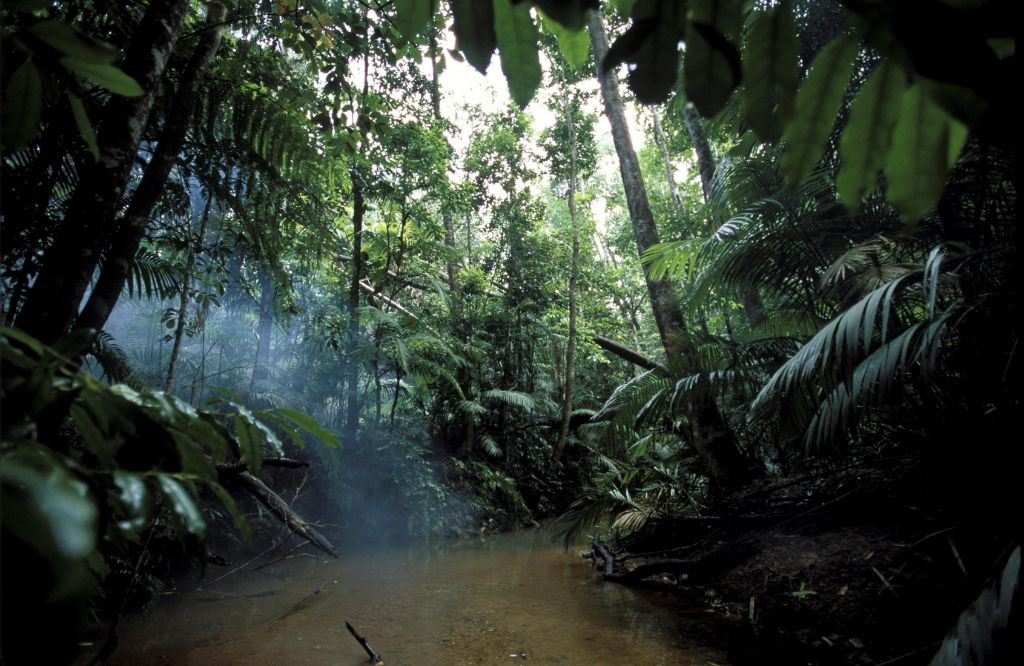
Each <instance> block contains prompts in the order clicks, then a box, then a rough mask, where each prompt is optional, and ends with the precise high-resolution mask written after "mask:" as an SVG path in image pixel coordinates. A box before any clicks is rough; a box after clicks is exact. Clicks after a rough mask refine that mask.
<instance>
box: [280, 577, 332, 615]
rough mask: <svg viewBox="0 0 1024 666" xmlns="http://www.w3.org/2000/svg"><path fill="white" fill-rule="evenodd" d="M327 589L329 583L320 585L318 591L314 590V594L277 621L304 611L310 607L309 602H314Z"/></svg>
mask: <svg viewBox="0 0 1024 666" xmlns="http://www.w3.org/2000/svg"><path fill="white" fill-rule="evenodd" d="M325 587H327V581H326V580H325V581H324V582H323V583H322V584H321V585H320V587H318V588H317V589H316V590H314V591H313V593H312V594H307V595H306V596H305V597H303V599H302V601H300V602H299V603H297V604H295V605H294V606H292V607H291V608H289V609H288V611H287V612H285V613H284V614H283V615H281V616H280V617H278V618H277V619H278V620H283V619H284V618H286V617H288V616H289V615H291V614H292V613H294V612H295V611H297V610H302V609H303V608H305V607H306V606H308V605H309V602H311V601H313V599H315V598H316V597H317V596H318V595H319V594H320V593H321V592H323V591H324V588H325Z"/></svg>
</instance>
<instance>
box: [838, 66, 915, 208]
mask: <svg viewBox="0 0 1024 666" xmlns="http://www.w3.org/2000/svg"><path fill="white" fill-rule="evenodd" d="M906 79H907V77H906V74H905V73H904V72H903V68H902V67H900V66H899V65H897V64H895V63H893V62H890V61H886V62H883V63H882V64H881V65H879V66H878V67H877V68H876V69H875V71H874V72H873V73H872V74H871V76H870V78H868V80H867V83H865V84H864V87H863V88H861V90H860V92H859V93H857V97H856V98H855V99H854V100H853V104H851V105H850V120H849V122H848V123H847V125H846V130H845V131H844V132H843V138H842V140H841V141H840V144H839V157H840V161H841V164H840V168H839V176H838V177H837V178H836V191H837V192H838V194H839V199H840V201H842V202H843V203H844V204H846V206H847V207H849V208H851V209H854V208H856V207H857V206H859V205H860V201H861V199H862V198H864V195H865V194H867V193H868V192H870V191H871V190H873V189H874V188H875V183H876V182H877V178H878V171H879V169H881V168H882V164H883V162H885V155H886V153H888V151H889V144H890V142H891V141H892V131H893V127H895V126H896V119H897V118H898V117H899V114H900V98H901V95H902V93H903V89H904V87H905V86H906Z"/></svg>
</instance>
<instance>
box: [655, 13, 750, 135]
mask: <svg viewBox="0 0 1024 666" xmlns="http://www.w3.org/2000/svg"><path fill="white" fill-rule="evenodd" d="M670 4H676V3H670ZM688 19H689V20H688V21H687V23H686V57H685V58H684V65H683V67H684V79H685V84H686V98H687V99H688V100H689V101H691V102H693V104H694V106H696V107H697V110H698V111H700V112H701V114H702V115H703V116H705V117H707V116H713V115H715V114H716V113H718V112H719V111H721V110H722V107H723V106H725V103H726V101H727V100H728V99H729V95H730V94H731V93H732V91H733V89H734V88H735V87H736V86H737V85H739V82H740V72H741V68H740V53H739V49H738V48H736V43H735V42H736V40H737V37H738V35H739V30H740V12H739V5H738V3H737V2H736V0H691V2H690V15H689V17H688ZM662 48H665V46H664V45H663V46H662ZM664 57H667V54H666V55H665V56H664ZM663 66H664V65H663ZM667 69H671V68H667ZM673 76H674V71H673Z"/></svg>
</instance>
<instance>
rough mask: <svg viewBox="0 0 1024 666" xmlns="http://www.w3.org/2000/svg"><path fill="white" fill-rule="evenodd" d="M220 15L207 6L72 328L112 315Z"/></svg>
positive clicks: (218, 8) (184, 125) (219, 9)
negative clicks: (150, 154) (195, 40)
mask: <svg viewBox="0 0 1024 666" xmlns="http://www.w3.org/2000/svg"><path fill="white" fill-rule="evenodd" d="M225 13H226V9H225V8H224V5H222V4H220V3H217V2H214V3H211V4H210V5H209V9H207V13H206V25H207V27H206V30H205V31H204V33H203V35H202V37H201V38H200V39H199V44H197V45H196V49H195V51H193V53H192V57H191V58H190V59H189V61H188V64H187V65H186V66H185V70H184V72H183V73H182V75H181V82H180V83H179V85H178V90H177V92H176V94H175V96H174V105H173V106H172V107H171V108H170V109H169V111H168V113H167V118H166V119H165V120H164V126H163V130H162V131H161V132H160V142H159V144H158V145H157V149H156V152H155V153H154V154H153V158H152V159H151V160H150V162H149V165H147V167H146V172H145V174H144V175H143V177H142V181H141V182H140V183H139V186H138V188H137V189H136V190H135V194H134V195H133V196H132V200H131V203H130V204H129V206H128V212H127V213H125V216H124V219H123V220H122V221H121V223H120V224H119V225H117V230H116V231H115V235H114V238H113V241H112V243H111V247H110V250H109V251H108V252H107V258H106V261H104V263H103V270H101V271H100V276H99V278H98V279H97V281H96V286H95V287H94V288H93V290H92V294H90V296H89V300H88V301H87V302H86V304H85V307H84V308H83V309H82V313H81V314H80V315H79V317H78V320H77V321H76V323H75V326H76V327H77V328H93V329H96V330H99V329H101V328H103V326H104V325H106V323H107V319H108V318H109V317H110V313H111V312H113V311H114V306H115V305H117V299H118V298H119V297H120V295H121V292H122V291H123V290H124V283H125V280H126V279H127V277H128V268H129V266H130V264H131V262H132V260H133V259H134V257H135V253H136V252H138V250H139V244H140V243H141V242H142V237H143V235H144V234H145V231H146V225H147V224H148V223H149V218H150V216H151V215H152V213H153V208H154V207H155V206H156V204H157V201H159V200H160V197H161V196H162V195H163V192H164V187H165V186H166V185H167V178H168V176H169V175H170V173H171V169H172V168H173V167H174V164H175V163H176V162H177V160H178V157H179V155H180V153H181V147H182V144H183V143H184V141H185V133H186V131H187V130H188V126H189V122H190V121H191V118H192V109H193V108H194V107H195V104H196V101H197V100H198V99H199V87H200V84H201V83H202V80H203V76H204V75H205V73H206V69H207V68H208V67H209V65H210V61H211V60H212V59H213V56H214V54H215V53H216V52H217V48H218V47H219V46H220V34H221V33H220V26H221V24H222V23H223V21H224V16H225Z"/></svg>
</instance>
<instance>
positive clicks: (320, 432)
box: [276, 407, 341, 449]
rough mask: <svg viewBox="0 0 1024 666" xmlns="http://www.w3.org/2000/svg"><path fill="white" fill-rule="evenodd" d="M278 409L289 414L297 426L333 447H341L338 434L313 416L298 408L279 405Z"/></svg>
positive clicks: (286, 414) (285, 414)
mask: <svg viewBox="0 0 1024 666" xmlns="http://www.w3.org/2000/svg"><path fill="white" fill-rule="evenodd" d="M276 411H277V412H279V413H281V414H283V415H284V416H287V417H288V418H289V419H291V420H292V421H294V422H295V424H296V425H297V426H299V427H300V428H302V429H303V430H305V431H306V432H308V433H310V434H311V435H313V436H314V437H316V438H317V439H319V440H320V441H321V442H323V443H324V444H325V445H327V446H329V447H331V448H332V449H340V448H341V442H339V441H338V436H337V435H335V434H334V433H333V432H332V431H330V430H328V429H327V428H325V427H323V426H322V425H320V423H318V422H317V420H316V419H314V418H313V417H312V416H309V415H308V414H303V413H302V412H300V411H298V410H297V409H289V408H287V407H279V408H277V410H276Z"/></svg>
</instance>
